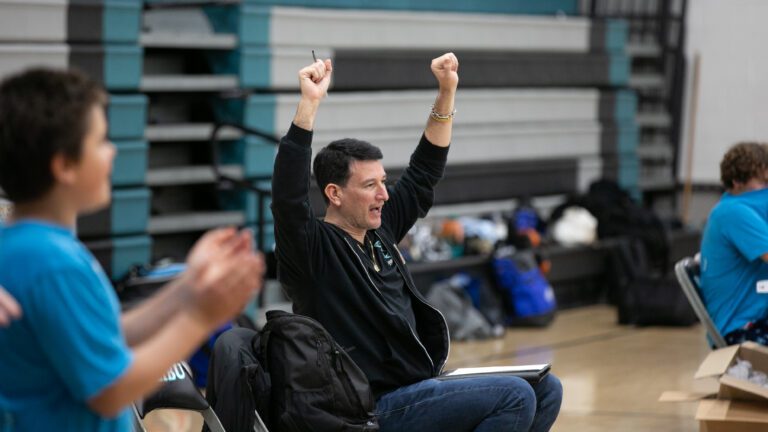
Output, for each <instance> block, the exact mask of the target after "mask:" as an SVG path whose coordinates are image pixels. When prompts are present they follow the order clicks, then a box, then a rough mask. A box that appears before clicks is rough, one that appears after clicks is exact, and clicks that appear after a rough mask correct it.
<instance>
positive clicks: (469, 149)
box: [313, 122, 600, 168]
mask: <svg viewBox="0 0 768 432" xmlns="http://www.w3.org/2000/svg"><path fill="white" fill-rule="evenodd" d="M344 132H348V131H344ZM422 132H423V127H421V128H418V127H414V128H407V129H406V128H403V129H400V130H389V129H388V130H367V131H361V132H360V133H358V134H353V133H340V132H338V131H333V130H324V129H320V126H319V125H318V129H317V130H316V132H315V135H314V138H313V142H314V144H313V147H314V149H315V151H318V150H319V149H320V148H322V147H323V146H325V145H326V144H328V143H329V142H330V141H332V140H335V139H339V138H342V137H345V136H349V137H353V138H359V139H364V140H368V141H370V142H371V143H373V144H374V145H377V146H379V147H380V148H381V149H382V152H383V153H384V160H383V163H384V166H385V167H387V168H395V167H403V166H405V165H406V164H407V163H408V160H409V158H410V155H411V153H412V152H413V149H414V148H415V146H416V144H417V142H418V140H419V137H420V136H421V134H422ZM599 149H600V125H599V124H598V123H597V122H584V123H568V124H560V123H518V124H512V125H509V124H503V125H497V126H489V125H477V126H475V125H461V126H458V125H457V127H456V128H455V129H454V132H453V138H452V140H451V154H450V162H451V163H480V162H486V161H492V160H495V161H499V160H501V161H508V160H516V159H522V160H526V159H541V158H547V157H579V156H589V155H595V154H598V152H599Z"/></svg>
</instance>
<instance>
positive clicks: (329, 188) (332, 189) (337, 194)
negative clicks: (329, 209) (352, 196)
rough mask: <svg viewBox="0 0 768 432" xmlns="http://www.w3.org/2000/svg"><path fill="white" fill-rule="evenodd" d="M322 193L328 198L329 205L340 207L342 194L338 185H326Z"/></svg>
mask: <svg viewBox="0 0 768 432" xmlns="http://www.w3.org/2000/svg"><path fill="white" fill-rule="evenodd" d="M323 193H324V194H325V196H326V197H327V198H328V201H329V203H330V205H334V206H336V207H338V206H340V205H341V196H342V195H343V194H344V192H343V191H342V190H341V187H340V186H339V185H337V184H335V183H328V184H327V185H325V189H323Z"/></svg>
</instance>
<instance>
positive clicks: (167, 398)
mask: <svg viewBox="0 0 768 432" xmlns="http://www.w3.org/2000/svg"><path fill="white" fill-rule="evenodd" d="M162 381H163V384H162V385H161V386H160V388H159V389H158V390H157V391H155V393H153V394H152V395H150V396H148V397H147V398H146V399H143V400H139V401H136V402H135V403H134V406H133V412H134V432H146V430H145V429H144V425H143V424H142V420H143V419H144V417H145V416H146V415H147V414H149V412H150V411H152V410H155V409H166V408H170V409H181V410H189V411H196V412H198V413H200V414H201V415H202V416H203V420H204V421H205V424H206V425H207V426H208V428H209V429H210V430H211V431H212V432H225V430H224V427H223V426H222V425H221V422H220V421H219V418H218V417H217V416H216V413H215V412H214V411H213V409H212V408H211V406H210V405H209V404H208V401H207V400H206V399H205V397H203V395H202V394H201V393H200V391H199V390H198V389H197V387H195V383H194V381H192V376H191V374H190V372H189V369H187V367H186V365H184V364H183V363H176V364H174V365H173V366H172V367H171V369H170V370H169V371H168V372H167V373H166V375H165V377H164V378H163V380H162Z"/></svg>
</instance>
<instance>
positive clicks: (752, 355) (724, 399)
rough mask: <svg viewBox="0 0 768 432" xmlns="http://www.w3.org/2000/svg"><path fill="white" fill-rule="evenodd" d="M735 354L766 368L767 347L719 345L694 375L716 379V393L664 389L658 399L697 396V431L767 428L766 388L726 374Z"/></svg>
mask: <svg viewBox="0 0 768 432" xmlns="http://www.w3.org/2000/svg"><path fill="white" fill-rule="evenodd" d="M737 358H739V359H742V360H747V361H749V362H750V363H752V368H753V370H758V371H762V372H768V347H765V346H763V345H760V344H757V343H754V342H745V343H743V344H741V345H733V346H729V347H726V348H721V349H719V350H716V351H712V352H711V353H710V354H709V355H708V356H707V358H705V359H704V361H703V362H702V363H701V365H699V369H698V371H696V375H694V378H695V379H716V380H717V384H718V389H717V392H716V393H711V394H704V393H687V392H665V393H664V394H663V395H662V396H661V398H660V399H659V400H660V401H662V402H684V401H695V400H699V401H700V402H699V407H698V410H697V411H696V420H698V421H699V427H700V429H699V430H700V432H757V431H763V432H764V431H768V388H765V387H762V386H759V385H757V384H753V383H751V382H749V381H746V380H740V379H737V378H734V377H732V376H730V375H726V373H727V372H728V369H729V368H730V367H731V366H733V365H734V364H736V359H737ZM714 397H717V399H714ZM707 398H712V399H707Z"/></svg>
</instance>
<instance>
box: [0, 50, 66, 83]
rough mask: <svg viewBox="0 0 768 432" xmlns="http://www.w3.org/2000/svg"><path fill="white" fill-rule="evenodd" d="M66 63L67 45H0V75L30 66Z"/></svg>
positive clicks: (53, 65) (61, 66) (61, 65)
mask: <svg viewBox="0 0 768 432" xmlns="http://www.w3.org/2000/svg"><path fill="white" fill-rule="evenodd" d="M68 64H69V47H67V46H66V45H64V44H45V45H43V44H40V45H35V44H2V45H0V76H8V75H10V74H14V73H18V72H21V71H23V70H25V69H28V68H31V67H41V66H42V67H51V68H65V67H67V65H68Z"/></svg>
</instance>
